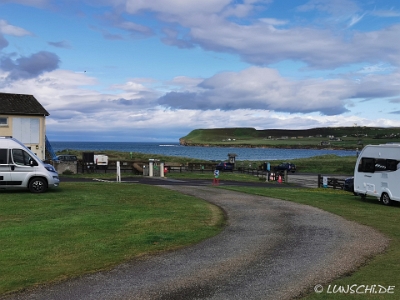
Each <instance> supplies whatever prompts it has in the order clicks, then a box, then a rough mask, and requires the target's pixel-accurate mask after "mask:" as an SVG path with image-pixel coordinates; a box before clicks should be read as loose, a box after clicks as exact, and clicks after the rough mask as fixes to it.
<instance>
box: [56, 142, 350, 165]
mask: <svg viewBox="0 0 400 300" xmlns="http://www.w3.org/2000/svg"><path fill="white" fill-rule="evenodd" d="M51 146H52V148H53V150H54V151H55V152H58V151H62V150H68V149H71V150H78V151H82V152H95V154H102V151H106V150H112V151H121V152H139V153H146V154H159V155H167V156H179V157H188V158H196V159H202V160H210V161H224V160H227V159H228V154H229V153H234V154H236V155H237V156H236V160H250V161H270V160H282V161H283V160H284V161H288V160H290V159H296V158H309V157H314V156H320V155H327V154H334V155H337V156H356V155H357V152H356V150H354V151H351V150H328V149H326V150H325V149H324V150H316V149H276V148H241V147H200V146H181V145H180V144H179V143H162V142H161V143H146V142H143V143H138V142H56V141H52V142H51Z"/></svg>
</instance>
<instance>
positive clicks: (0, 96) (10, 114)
mask: <svg viewBox="0 0 400 300" xmlns="http://www.w3.org/2000/svg"><path fill="white" fill-rule="evenodd" d="M48 115H49V113H48V112H47V110H45V109H44V107H43V106H42V105H41V104H40V103H39V101H37V100H36V98H35V97H34V96H32V95H24V94H9V93H0V136H12V137H14V138H16V139H17V140H19V141H21V142H22V143H23V144H25V146H27V147H28V148H29V149H31V150H32V151H33V152H34V153H35V154H36V155H37V156H38V157H39V158H40V159H42V160H44V159H45V145H46V142H45V141H46V122H45V121H46V117H47V116H48Z"/></svg>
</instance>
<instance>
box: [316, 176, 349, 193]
mask: <svg viewBox="0 0 400 300" xmlns="http://www.w3.org/2000/svg"><path fill="white" fill-rule="evenodd" d="M324 177H327V176H323V175H321V174H318V187H319V188H321V187H328V188H333V189H339V190H343V188H344V181H345V180H344V179H342V178H334V177H327V178H326V186H325V185H324Z"/></svg>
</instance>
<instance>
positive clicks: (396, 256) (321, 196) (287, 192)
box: [224, 187, 400, 299]
mask: <svg viewBox="0 0 400 300" xmlns="http://www.w3.org/2000/svg"><path fill="white" fill-rule="evenodd" d="M224 188H227V189H230V190H235V191H241V192H245V193H251V194H257V195H262V196H268V197H272V198H277V199H283V200H289V201H294V202H297V203H301V204H306V205H311V206H314V207H318V208H321V209H323V210H325V211H328V212H331V213H334V214H336V215H339V216H342V217H344V218H345V219H348V220H351V221H355V222H357V223H360V224H363V225H367V226H370V227H372V228H375V229H377V230H378V231H380V232H382V233H384V234H385V235H386V236H388V237H389V238H390V239H391V242H390V246H389V248H388V249H387V251H386V252H385V253H383V254H381V255H378V256H377V257H375V258H373V259H372V260H371V261H370V262H369V263H368V264H367V265H366V266H363V267H361V268H360V269H359V270H357V271H356V272H354V273H353V274H349V275H348V276H344V277H342V278H340V279H338V280H335V281H334V282H332V283H331V289H330V291H332V289H333V286H335V285H336V286H343V287H347V286H352V285H357V286H361V285H365V286H369V288H370V289H371V290H372V287H373V285H375V288H374V289H373V291H374V293H371V292H369V293H368V292H367V293H364V294H356V293H354V294H346V293H327V292H326V291H327V289H328V286H329V285H326V284H325V285H324V292H322V293H320V294H318V293H315V292H311V294H310V295H308V296H307V297H306V299H400V284H399V283H400V223H399V222H398V220H399V215H400V204H397V205H394V206H391V207H388V206H384V205H382V204H380V202H379V201H377V200H376V199H375V198H367V199H366V200H365V201H362V200H361V198H360V197H358V196H353V194H351V193H348V192H344V191H341V190H333V189H323V188H321V189H294V188H290V189H282V188H280V189H274V188H257V187H255V188H253V187H224ZM343 255H344V256H345V255H346V253H343ZM380 286H384V287H386V288H387V287H389V286H394V289H393V291H394V293H391V294H389V293H382V294H379V293H378V291H379V288H380ZM362 290H364V288H363V289H360V291H362Z"/></svg>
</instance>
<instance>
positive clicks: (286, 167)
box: [274, 162, 296, 173]
mask: <svg viewBox="0 0 400 300" xmlns="http://www.w3.org/2000/svg"><path fill="white" fill-rule="evenodd" d="M274 171H275V172H279V171H288V172H292V173H294V172H296V165H295V164H292V163H289V162H285V163H281V164H279V165H277V166H275V167H274Z"/></svg>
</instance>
